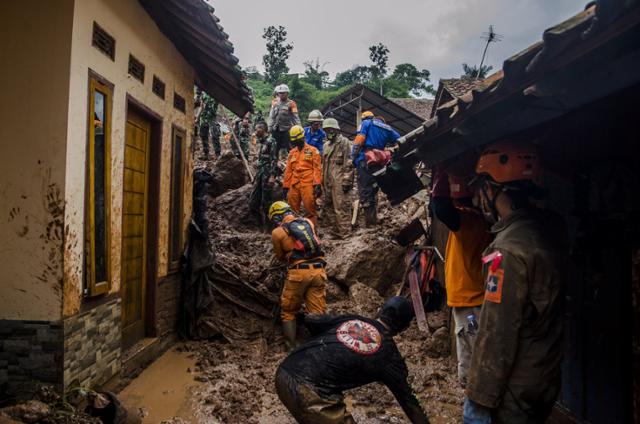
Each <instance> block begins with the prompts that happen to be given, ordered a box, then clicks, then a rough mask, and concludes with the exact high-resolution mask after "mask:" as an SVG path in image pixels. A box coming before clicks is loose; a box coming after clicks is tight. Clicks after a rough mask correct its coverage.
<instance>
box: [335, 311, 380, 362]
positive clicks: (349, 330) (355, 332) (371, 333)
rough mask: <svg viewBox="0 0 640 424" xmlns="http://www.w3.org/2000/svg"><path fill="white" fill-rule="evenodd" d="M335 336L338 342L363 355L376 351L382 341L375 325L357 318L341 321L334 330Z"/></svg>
mask: <svg viewBox="0 0 640 424" xmlns="http://www.w3.org/2000/svg"><path fill="white" fill-rule="evenodd" d="M336 336H337V338H338V340H339V341H340V343H342V344H343V345H345V346H346V347H348V348H349V349H351V350H353V351H355V352H358V353H361V354H363V355H371V354H373V353H376V352H377V351H378V349H380V345H381V343H380V342H381V341H382V336H381V335H380V332H379V331H378V329H377V328H376V327H374V326H373V325H371V324H369V323H366V322H364V321H360V320H358V319H354V320H351V321H347V322H344V323H342V325H340V327H338V330H336Z"/></svg>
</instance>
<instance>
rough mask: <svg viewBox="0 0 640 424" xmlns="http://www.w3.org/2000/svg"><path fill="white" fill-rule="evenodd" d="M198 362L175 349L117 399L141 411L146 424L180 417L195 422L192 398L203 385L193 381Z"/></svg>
mask: <svg viewBox="0 0 640 424" xmlns="http://www.w3.org/2000/svg"><path fill="white" fill-rule="evenodd" d="M195 362H196V361H195V359H193V358H192V357H190V355H189V354H188V353H186V352H179V351H178V350H177V349H176V348H172V349H170V350H169V351H167V352H166V353H165V354H164V355H162V356H161V357H160V358H158V360H156V361H155V362H154V363H153V364H151V365H150V366H149V367H148V368H146V369H145V370H144V371H143V372H142V373H141V374H140V375H139V376H138V377H136V378H135V379H134V380H132V381H131V383H130V384H129V385H128V386H127V387H125V388H124V389H123V390H122V391H121V392H120V394H119V395H118V397H119V398H120V400H121V401H122V402H124V403H125V404H126V405H127V406H128V407H130V409H133V410H136V411H139V413H140V417H141V418H142V422H143V423H149V424H151V423H154V424H157V423H160V422H161V421H163V420H170V419H172V418H174V417H180V418H182V419H183V420H184V421H187V422H192V423H196V422H198V420H197V419H196V416H195V414H194V412H193V408H192V404H191V398H192V394H193V391H194V390H196V389H197V387H198V386H199V385H201V383H198V382H197V381H195V380H194V374H193V370H195V368H196V367H195Z"/></svg>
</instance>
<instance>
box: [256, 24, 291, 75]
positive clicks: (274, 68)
mask: <svg viewBox="0 0 640 424" xmlns="http://www.w3.org/2000/svg"><path fill="white" fill-rule="evenodd" d="M262 38H264V39H265V40H267V54H265V55H264V56H262V63H263V64H264V69H265V79H266V80H267V81H268V82H270V83H271V84H275V83H276V82H277V81H278V79H279V78H280V77H281V76H282V75H284V74H286V73H287V72H289V67H288V66H287V59H289V55H290V54H291V50H293V44H285V43H286V41H287V30H286V29H285V28H284V27H283V26H282V25H280V26H278V27H277V28H276V27H275V26H273V25H272V26H269V27H267V28H265V29H264V33H263V34H262Z"/></svg>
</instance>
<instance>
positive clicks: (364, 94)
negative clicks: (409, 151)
mask: <svg viewBox="0 0 640 424" xmlns="http://www.w3.org/2000/svg"><path fill="white" fill-rule="evenodd" d="M365 110H369V111H371V112H373V113H374V114H375V115H376V116H381V117H383V118H384V120H385V122H386V123H387V124H389V125H391V126H392V127H393V128H395V129H396V130H397V131H398V132H399V133H400V135H404V134H406V133H408V132H409V131H411V130H413V129H414V128H416V127H417V126H418V125H420V124H421V123H422V122H423V121H424V118H421V117H420V116H418V115H416V114H415V113H413V112H411V111H409V110H407V109H405V108H404V107H402V106H401V105H399V104H398V103H396V102H394V101H393V100H391V99H388V98H386V97H384V96H382V95H380V94H378V93H376V92H375V91H373V90H371V89H370V88H368V87H366V86H364V85H362V84H356V85H354V86H353V87H351V88H350V89H348V90H347V91H345V92H344V93H342V94H340V95H338V96H336V97H334V98H333V99H332V100H330V101H329V102H328V103H327V104H325V105H324V106H323V107H322V113H323V114H324V115H327V116H333V117H334V118H336V119H337V120H338V122H339V123H340V128H341V130H342V131H343V132H345V133H347V134H351V135H355V133H356V130H357V128H356V121H357V116H358V111H363V112H364V111H365Z"/></svg>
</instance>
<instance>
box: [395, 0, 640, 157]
mask: <svg viewBox="0 0 640 424" xmlns="http://www.w3.org/2000/svg"><path fill="white" fill-rule="evenodd" d="M602 4H604V3H602ZM639 4H640V1H639V0H632V1H630V2H626V3H621V2H618V3H616V4H615V5H614V4H613V3H610V4H608V5H606V6H607V7H605V8H601V10H599V11H597V10H596V7H595V6H591V7H589V8H588V9H587V10H584V11H582V12H580V13H579V14H577V15H575V16H573V17H571V18H570V19H568V20H566V21H565V22H562V23H560V24H558V25H556V26H554V27H552V28H550V29H548V30H546V31H545V32H544V35H543V41H542V42H538V43H536V44H533V45H531V46H530V47H528V48H527V49H525V50H523V51H521V52H519V53H517V54H516V55H514V56H512V57H510V58H509V59H507V60H506V61H505V62H504V64H503V69H502V70H500V71H498V72H496V73H494V74H493V75H491V76H489V77H488V78H487V79H485V80H484V81H483V82H482V84H480V85H479V86H478V87H474V88H473V89H472V90H470V91H468V92H466V93H464V94H462V95H460V96H457V97H456V98H455V99H454V100H451V101H449V102H448V103H445V104H443V105H440V106H439V107H438V109H437V110H436V111H435V113H434V117H433V118H431V119H429V120H427V121H426V122H424V123H423V124H422V125H420V126H419V127H418V128H416V129H415V130H414V131H412V132H411V133H409V134H407V135H406V136H404V137H403V138H402V139H401V156H400V157H401V158H403V159H401V160H408V159H409V157H411V158H412V159H413V160H417V158H416V156H417V157H419V160H422V161H423V162H425V163H426V164H427V165H433V164H435V163H439V162H441V161H443V160H447V159H450V158H452V157H455V156H457V155H458V154H460V153H462V152H464V151H465V150H468V149H469V148H472V147H474V146H477V145H479V144H483V143H486V142H489V141H491V140H493V139H497V138H499V137H501V136H505V135H509V134H510V133H509V131H511V133H513V132H514V131H519V130H523V129H525V128H526V127H527V125H529V126H530V125H532V124H533V123H536V122H537V123H539V122H543V121H542V119H551V118H552V117H556V116H559V115H560V114H561V113H564V112H566V111H565V110H563V108H562V107H560V105H555V106H554V105H553V104H550V105H546V104H544V105H537V109H536V105H535V104H534V105H533V106H532V110H533V109H535V110H533V111H530V110H529V107H530V105H531V104H532V103H534V102H535V101H540V99H543V100H544V99H545V98H549V99H552V98H553V96H561V95H563V94H564V92H563V90H564V87H566V86H568V85H569V84H577V83H576V81H577V80H580V79H582V78H583V77H584V74H586V72H587V71H589V69H585V68H584V66H581V64H582V62H581V61H584V60H587V59H588V60H590V61H589V62H587V63H588V64H589V66H591V67H594V68H595V67H600V68H604V67H606V66H607V64H608V62H607V60H614V59H615V60H619V59H620V57H622V56H621V55H622V54H623V53H624V52H625V51H627V50H629V51H633V49H634V48H636V49H637V48H638V46H637V44H638V41H637V37H635V33H631V31H632V30H633V31H640V28H639V26H640V7H638V6H639ZM627 31H629V33H630V34H629V35H628V36H627V37H626V38H627V40H626V41H625V43H626V44H625V45H624V46H622V47H619V46H615V45H614V46H615V47H616V48H607V47H606V46H607V43H610V42H611V41H612V40H614V39H616V37H618V36H619V35H621V34H623V35H624V34H625V33H626V32H627ZM634 40H635V41H634ZM603 46H604V47H603ZM623 48H624V49H625V50H624V51H621V52H618V50H623ZM596 50H597V52H598V55H599V56H598V57H597V58H595V59H594V58H593V57H589V55H590V53H592V52H593V51H596ZM636 51H637V50H636ZM625 54H626V53H625ZM616 55H617V56H616ZM631 56H633V57H628V58H627V57H624V58H623V59H626V60H627V61H628V62H629V65H631V66H633V64H634V63H636V62H634V61H636V57H635V55H633V54H632V55H631ZM620 60H622V59H620ZM575 64H577V65H575ZM571 65H575V66H576V69H569V68H570V66H571ZM632 69H633V68H632ZM636 69H637V68H636ZM604 71H606V69H604ZM604 71H603V72H604ZM627 71H628V72H627V73H629V74H632V73H633V72H635V73H636V74H637V71H629V70H627ZM611 72H612V69H609V71H608V74H606V73H605V74H603V76H604V75H610V74H611ZM625 76H626V74H625ZM554 78H555V79H554ZM561 78H563V79H561ZM585 78H586V77H585ZM606 78H609V80H607V81H606V82H607V83H608V84H609V85H610V86H611V87H610V88H606V89H605V88H603V87H602V86H604V85H605V84H604V83H599V86H598V85H595V84H593V83H592V84H593V85H591V86H589V85H587V90H586V91H591V92H589V93H585V92H584V91H585V90H584V87H582V88H583V90H582V92H581V91H580V90H575V91H574V93H577V94H574V95H575V96H582V97H581V99H580V101H583V102H586V101H592V100H593V99H594V98H596V97H595V96H596V95H604V94H606V90H609V92H610V90H613V89H614V88H615V89H621V88H623V87H624V86H625V85H624V84H630V83H634V81H636V80H635V79H634V77H633V75H631V76H628V77H627V79H626V80H623V79H622V78H620V77H617V78H611V77H606V76H604V79H605V80H606ZM586 81H587V80H586V79H585V82H583V81H581V84H583V85H584V84H586ZM589 81H591V80H589ZM600 81H602V77H601V80H600ZM552 83H553V84H556V86H553V85H550V84H552ZM507 100H509V101H510V102H511V104H507V103H508V102H507ZM564 100H566V99H564ZM573 104H574V105H579V104H580V103H578V102H577V101H576V102H573ZM514 105H515V106H516V109H515V111H514ZM568 105H569V103H567V105H564V107H568ZM541 106H542V108H541ZM573 107H576V106H573ZM522 108H524V109H523V110H527V111H528V112H531V113H530V114H529V115H528V117H527V118H526V119H524V117H518V118H519V119H523V120H522V121H517V120H516V119H507V118H505V116H506V115H508V114H509V113H514V112H516V113H517V112H519V110H520V109H522ZM554 109H555V110H554ZM488 118H489V119H488ZM505 119H506V120H505ZM489 121H491V124H492V125H493V127H491V128H489V127H488V123H489ZM454 140H455V142H454Z"/></svg>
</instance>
